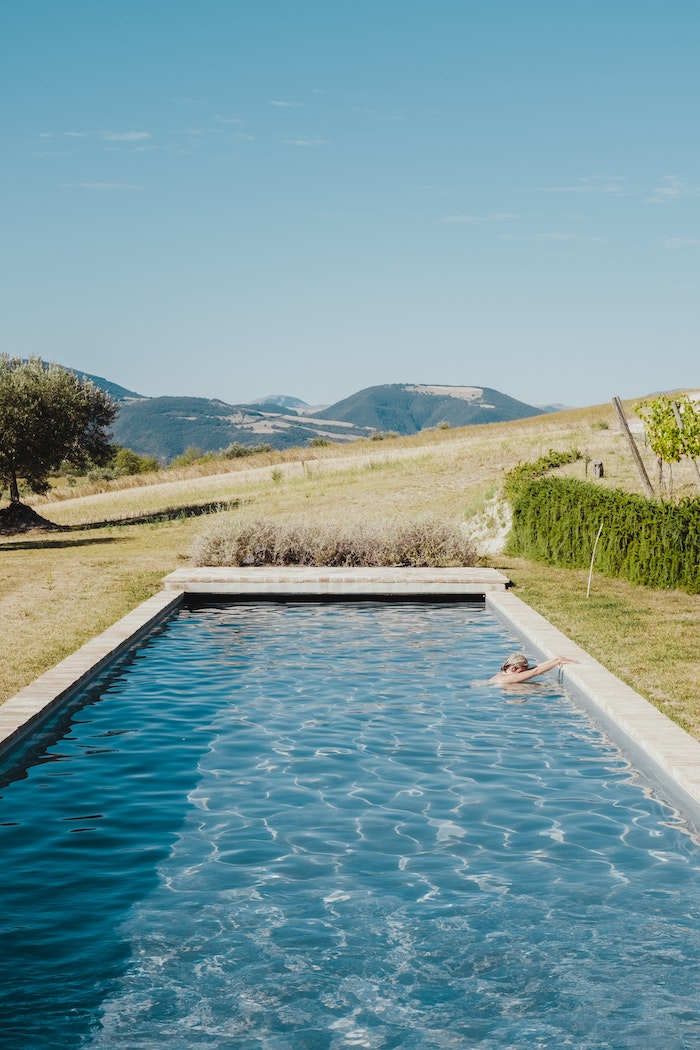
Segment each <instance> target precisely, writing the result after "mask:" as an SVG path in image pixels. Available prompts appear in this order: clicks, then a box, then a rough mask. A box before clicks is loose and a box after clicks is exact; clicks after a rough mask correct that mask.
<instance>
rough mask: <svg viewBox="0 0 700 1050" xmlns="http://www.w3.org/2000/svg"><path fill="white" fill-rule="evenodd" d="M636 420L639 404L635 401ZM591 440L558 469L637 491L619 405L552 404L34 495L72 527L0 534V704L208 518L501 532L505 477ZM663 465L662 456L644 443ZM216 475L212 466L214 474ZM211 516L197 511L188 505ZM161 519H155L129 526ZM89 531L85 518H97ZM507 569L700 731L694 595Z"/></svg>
mask: <svg viewBox="0 0 700 1050" xmlns="http://www.w3.org/2000/svg"><path fill="white" fill-rule="evenodd" d="M629 415H630V416H632V415H633V413H632V411H631V409H630V410H629ZM572 447H576V448H578V449H580V450H581V452H582V454H583V458H582V459H581V460H579V461H578V462H577V463H574V464H571V465H569V466H567V467H566V468H563V470H564V472H565V473H567V474H570V475H573V476H578V477H585V476H586V471H588V477H589V478H591V479H592V462H593V461H595V460H600V461H602V462H603V464H604V468H605V477H604V478H603V479H602V480H600V481H597V482H596V484H601V485H606V486H607V485H613V486H621V487H624V488H626V489H628V490H630V491H635V492H640V491H641V485H640V483H639V480H638V478H637V474H636V469H635V467H634V463H633V461H632V457H631V455H630V453H629V451H628V449H627V447H626V440H625V438H624V437H623V435H622V434H621V433H620V431H619V429H618V426H617V423H616V420H615V418H614V411H613V409H612V406H609V405H602V406H597V407H593V408H588V409H579V410H575V411H568V412H561V413H556V414H553V415H542V416H539V417H536V418H533V419H528V420H520V421H513V422H508V423H500V424H490V425H487V426H475V427H467V428H463V429H460V430H457V429H455V430H438V431H430V432H427V431H426V432H423V433H420V434H416V435H413V436H412V437H404V438H397V439H391V440H386V441H361V442H356V443H353V444H352V445H348V446H333V447H325V448H317V449H296V450H289V451H287V452H277V453H268V454H262V455H259V456H256V457H251V458H249V459H245V460H233V461H227V462H225V463H218V464H215V465H210V464H206V465H204V466H200V467H196V468H188V469H187V470H183V471H182V472H180V473H179V474H177V475H174V474H172V473H170V472H163V473H161V474H158V475H146V476H144V477H142V478H140V479H128V480H125V481H124V482H122V483H121V484H120V485H118V484H116V483H111V484H110V485H103V491H96V490H95V489H94V488H92V489H91V488H89V487H87V486H86V487H84V488H83V489H65V490H63V491H61V490H58V491H56V492H54V493H53V495H52V496H51V497H50V498H49V499H40V500H36V501H35V503H34V505H35V507H36V509H37V510H39V511H40V512H41V513H42V514H43V515H44V516H46V517H48V518H50V519H51V520H53V521H55V522H57V523H59V524H62V525H66V526H70V531H66V532H60V533H55V534H50V535H47V534H31V535H24V536H18V537H9V538H8V537H2V538H0V615H1V616H2V622H3V633H4V638H5V645H4V646H3V650H2V654H1V655H0V671H1V672H2V674H1V676H0V681H1V683H2V685H1V686H0V690H1V691H0V699H6V698H7V697H8V696H11V695H12V694H13V693H14V692H16V691H17V690H18V689H19V688H20V687H21V686H22V685H24V684H26V683H27V682H29V681H31V680H32V679H33V678H34V677H36V675H37V674H39V673H41V672H42V671H44V670H46V669H48V668H49V667H51V666H52V665H53V664H55V663H56V662H57V661H58V660H59V659H61V658H63V657H64V656H66V655H68V654H69V653H70V652H72V651H74V650H75V649H76V648H77V647H78V646H79V645H81V644H82V643H83V642H84V641H86V640H88V639H89V638H90V637H92V636H94V635H95V634H96V633H97V632H99V631H100V630H102V629H103V628H105V627H106V626H108V625H109V624H110V623H112V622H114V620H116V619H117V618H118V617H119V616H121V615H122V614H123V613H125V612H127V611H128V610H129V609H131V608H133V606H134V605H135V604H137V603H138V602H139V601H140V600H142V599H143V598H145V597H147V596H148V595H150V594H152V593H154V592H155V591H156V590H157V589H158V588H159V586H160V581H161V579H162V577H163V576H164V575H165V574H166V573H168V572H170V571H171V570H172V569H174V568H176V567H179V566H182V565H185V564H187V563H188V561H189V558H190V552H191V549H192V545H193V542H194V540H195V538H196V537H197V536H198V535H199V534H200V533H201V532H202V531H203V530H206V529H207V528H209V527H211V524H212V521H213V517H212V515H215V514H219V515H228V514H241V513H246V512H248V511H250V512H254V513H255V514H264V515H269V516H272V517H275V516H278V517H297V518H303V519H305V520H312V521H322V520H334V519H337V518H340V517H342V518H343V519H344V520H348V519H352V518H353V517H357V518H361V519H363V520H375V521H380V522H387V521H390V520H391V519H392V518H396V517H400V516H407V515H412V514H420V513H424V512H426V511H430V512H432V513H440V514H442V515H444V516H445V517H447V518H450V519H454V520H457V521H462V520H465V519H466V520H469V521H471V522H473V523H474V524H475V527H476V525H478V526H479V531H480V532H481V534H482V535H485V536H488V534H489V532H491V533H492V534H496V533H498V531H499V530H500V529H501V527H502V515H501V513H500V511H499V506H498V502H497V496H498V492H499V490H500V486H501V483H502V479H503V476H504V473H505V472H506V471H507V470H508V469H510V468H511V467H512V466H513V465H515V464H516V463H518V462H523V461H526V460H531V459H535V458H537V457H538V456H540V455H543V454H544V453H546V452H547V451H548V450H549V449H550V448H557V449H568V448H572ZM643 452H644V457H645V460H646V462H647V466H648V470H649V472H650V475H651V476H652V478H653V477H654V476H655V474H654V470H655V464H654V459H653V456H651V454H650V453H649V452H648V450H643ZM214 471H218V473H215V472H214ZM674 490H675V492H676V493H677V494H680V493H683V492H686V493H687V494H688V495H694V494H695V491H696V490H695V488H694V486H693V481H692V477H691V475H690V471H689V470H688V471H687V472H685V471H680V470H678V471H676V473H675V476H674ZM197 506H198V507H199V508H201V509H203V510H207V511H208V513H206V514H201V515H199V516H188V514H186V513H185V512H183V513H181V514H180V513H179V509H180V508H184V507H187V508H192V507H197ZM149 515H150V516H151V517H152V519H153V520H151V521H150V522H149V523H146V524H119V522H127V521H128V520H129V519H134V518H139V517H142V516H149ZM88 526H89V527H88ZM484 560H485V562H486V563H487V564H493V565H495V566H496V567H499V568H502V569H503V570H504V571H506V572H507V573H508V574H509V575H510V577H511V578H512V580H513V581H514V583H515V585H516V588H517V591H516V593H518V594H519V596H520V597H522V598H523V599H524V600H525V601H527V602H529V603H530V604H531V605H532V606H533V607H534V608H536V609H538V610H539V611H541V612H543V613H544V614H545V615H546V616H547V617H548V618H549V619H550V620H551V621H552V622H553V623H555V624H556V625H557V626H559V627H560V628H561V629H562V630H564V631H565V632H566V633H567V634H569V635H570V636H571V637H572V638H574V640H575V641H577V642H578V643H579V644H580V645H582V646H583V647H584V648H585V649H587V650H588V651H589V652H590V653H591V654H592V655H593V656H595V657H596V658H597V659H599V660H601V662H602V663H604V664H605V665H606V666H607V667H609V668H610V670H612V671H613V672H614V673H615V674H618V675H619V676H620V677H621V678H623V679H624V680H626V681H628V682H629V683H630V684H631V685H632V686H633V687H634V688H635V689H637V690H639V692H641V693H642V694H644V695H646V696H647V697H649V699H650V700H652V702H654V703H656V704H657V705H658V706H659V707H660V708H661V709H662V710H664V711H665V712H666V713H668V714H670V715H671V716H672V717H674V718H676V719H677V720H678V721H679V722H680V723H681V724H683V725H685V726H686V727H687V728H689V729H690V730H691V731H692V732H694V733H695V734H696V735H698V736H699V737H700V701H698V699H697V687H696V675H695V673H694V667H695V662H696V653H695V641H696V631H697V622H698V612H699V611H700V599H698V598H697V597H692V596H688V595H683V594H677V593H673V594H669V593H667V592H651V591H643V590H641V589H639V588H635V587H633V586H632V585H628V584H625V583H623V582H621V581H606V580H604V579H601V578H598V577H595V576H594V579H593V586H592V591H591V596H590V598H588V599H587V598H586V583H587V579H586V577H587V574H586V573H576V572H567V571H565V570H554V569H549V568H545V567H542V566H537V565H533V564H530V563H527V562H523V561H516V560H513V559H508V558H507V557H505V556H503V555H502V554H495V555H494V554H492V555H486V556H485V558H484Z"/></svg>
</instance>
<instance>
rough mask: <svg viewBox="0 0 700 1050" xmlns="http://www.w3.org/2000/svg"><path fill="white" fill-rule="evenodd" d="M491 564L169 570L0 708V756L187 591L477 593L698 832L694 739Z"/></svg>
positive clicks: (698, 764) (699, 772) (699, 778)
mask: <svg viewBox="0 0 700 1050" xmlns="http://www.w3.org/2000/svg"><path fill="white" fill-rule="evenodd" d="M509 586H510V581H509V579H508V577H507V576H504V575H503V573H500V572H498V571H497V570H495V569H459V568H456V569H406V568H403V569H402V568H371V569H370V568H356V569H340V568H322V569H319V568H315V567H301V566H290V567H286V568H257V567H256V568H246V567H243V568H220V569H219V568H216V569H215V568H198V569H192V568H188V569H177V570H176V571H175V572H172V573H170V574H169V575H168V576H166V577H165V579H164V580H163V590H162V591H161V592H160V593H159V594H157V595H155V596H154V597H153V598H150V599H148V601H146V602H143V603H142V604H141V605H139V606H138V607H137V608H136V609H134V610H133V611H132V612H131V613H128V614H127V615H126V616H125V617H123V618H122V619H121V620H119V621H118V622H117V623H116V624H114V625H113V626H112V627H110V628H108V629H107V630H106V631H104V632H103V633H102V634H100V635H99V636H98V637H96V638H94V639H92V641H90V642H88V643H87V644H86V645H84V646H82V647H81V648H80V649H79V650H78V651H77V652H76V653H74V654H73V655H72V656H69V657H67V658H66V659H65V660H63V661H62V662H61V663H59V664H57V665H56V667H54V668H52V669H51V670H50V671H47V672H46V673H45V674H43V675H41V677H39V678H37V679H36V680H35V681H34V682H32V683H31V684H30V685H28V686H26V687H25V688H24V689H22V690H21V691H20V692H19V693H17V694H16V696H14V697H12V698H11V699H10V700H8V701H7V702H6V703H5V704H3V705H1V706H0V755H1V754H2V753H4V752H5V751H8V750H10V749H11V748H12V747H14V746H15V745H16V744H18V743H20V742H21V741H23V740H25V739H26V738H27V737H28V736H30V734H31V733H32V732H33V731H34V730H35V729H37V728H38V727H39V726H40V724H41V722H42V720H44V719H46V718H47V717H48V716H49V715H50V714H51V713H53V712H54V711H56V710H58V709H59V708H60V705H61V703H63V702H65V701H67V700H68V699H69V698H70V697H71V696H73V695H74V694H75V693H76V692H77V691H78V690H79V689H80V688H82V687H84V686H85V685H87V684H88V683H89V682H90V681H91V679H93V678H94V677H95V676H96V675H98V674H99V673H100V672H101V671H102V670H104V669H105V668H106V667H108V665H109V663H110V662H111V661H112V660H114V659H115V658H116V657H118V656H119V655H120V654H121V653H122V652H124V651H125V650H127V649H128V648H129V647H131V646H132V645H134V644H135V643H136V642H138V641H139V640H140V639H141V638H142V637H144V636H146V635H147V634H148V633H149V632H150V631H151V630H152V629H153V628H154V627H155V626H157V625H158V624H159V623H161V622H163V621H165V620H167V619H168V618H169V617H170V616H171V615H172V614H173V613H174V612H175V611H176V610H177V608H178V607H179V606H180V605H181V604H182V603H183V601H184V600H185V599H186V596H187V595H193V596H197V595H200V596H202V598H204V597H209V598H212V597H216V596H219V597H221V599H222V600H224V601H226V600H229V601H230V600H232V599H233V598H236V597H239V598H240V599H241V600H244V601H246V600H247V601H250V600H253V598H254V597H258V598H265V599H275V598H277V599H280V600H282V599H286V600H294V598H295V597H296V598H305V599H307V600H308V599H309V598H314V597H316V598H319V599H322V598H333V597H337V598H345V599H348V598H357V599H359V598H373V599H375V600H377V601H381V600H391V599H392V598H397V599H401V598H403V599H406V598H415V599H416V600H421V599H423V600H426V599H432V600H438V601H439V600H440V598H441V597H445V598H446V599H452V600H454V599H459V597H460V596H463V597H464V599H465V600H473V599H474V598H478V597H481V598H483V600H484V601H485V603H486V605H487V607H488V608H489V609H490V610H491V611H492V612H493V613H494V614H495V615H496V616H497V617H498V618H499V619H501V620H502V621H504V622H505V623H506V624H507V626H509V627H510V628H512V629H513V630H514V631H515V633H516V634H517V635H519V636H520V637H521V638H522V639H523V640H524V644H526V645H527V646H528V647H529V648H531V649H532V650H534V651H536V652H537V653H538V654H540V656H542V657H543V658H545V659H549V658H551V657H553V656H570V657H572V658H574V659H576V660H578V661H579V663H578V664H571V665H566V667H565V668H564V675H563V677H564V682H565V684H566V686H567V687H568V688H569V690H570V691H571V692H572V693H573V694H574V695H575V696H576V697H577V699H579V700H580V701H581V703H582V706H584V707H585V708H586V709H587V710H588V711H589V712H590V713H591V714H592V715H593V717H594V718H595V719H596V720H597V721H598V722H599V723H600V724H601V725H602V727H603V728H604V729H605V730H606V731H607V732H608V733H609V735H610V736H611V737H612V738H613V739H614V740H615V741H616V742H617V743H618V744H619V745H620V746H622V748H623V750H625V751H627V752H628V753H629V754H630V755H631V756H632V757H633V759H634V760H635V764H636V765H638V766H640V768H641V769H643V770H644V771H646V772H649V771H651V773H652V775H653V776H655V777H656V778H657V779H659V780H660V782H661V783H662V784H664V785H665V786H666V788H667V790H668V792H669V794H670V795H671V796H672V798H673V800H674V801H675V802H676V803H677V804H678V805H679V807H680V808H681V810H682V811H683V812H685V813H686V815H687V816H689V817H690V818H691V819H692V821H693V823H694V824H695V825H696V827H697V828H698V829H699V830H700V742H698V741H697V740H695V739H694V738H693V737H691V736H690V734H688V733H686V732H685V730H683V729H681V728H680V727H679V726H677V725H676V724H675V723H674V722H671V721H670V719H668V718H666V716H665V715H663V714H662V713H661V712H660V711H658V710H657V709H656V708H655V707H654V706H653V705H652V704H650V703H649V702H648V701H647V700H645V699H644V697H642V696H640V694H639V693H636V692H635V691H634V690H633V689H632V688H630V686H628V685H626V684H625V683H624V682H622V681H621V680H620V679H619V678H616V677H615V675H613V674H612V673H611V672H610V671H608V670H606V668H604V667H603V666H602V665H601V664H599V663H598V661H597V660H594V659H593V658H592V657H591V656H589V655H588V653H586V652H585V651H584V650H583V649H581V648H580V647H579V646H577V645H575V643H573V642H572V641H571V640H570V639H569V638H567V637H566V635H564V634H562V633H561V632H560V631H558V630H557V629H556V628H555V627H553V626H552V625H551V624H550V623H549V622H548V621H547V620H545V619H544V617H542V616H540V614H539V613H536V612H535V611H534V610H533V609H530V607H529V606H527V605H526V604H525V603H524V602H522V601H521V600H520V599H519V598H517V597H516V596H515V595H514V594H513V593H512V592H511V591H510V590H508V588H509Z"/></svg>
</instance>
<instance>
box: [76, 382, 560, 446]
mask: <svg viewBox="0 0 700 1050" xmlns="http://www.w3.org/2000/svg"><path fill="white" fill-rule="evenodd" d="M64 367H65V366H64ZM68 370H69V371H71V372H75V374H76V375H79V376H83V375H85V376H86V377H87V378H88V379H90V380H91V381H92V382H93V383H94V384H95V386H98V387H100V389H102V390H105V391H106V392H107V393H108V394H109V395H110V396H111V397H112V398H114V400H115V401H117V402H118V406H119V407H118V412H117V416H116V419H115V422H114V425H113V427H112V439H113V441H114V442H115V444H118V445H123V446H124V447H125V448H130V449H133V451H134V452H138V453H139V454H140V455H143V456H155V457H156V458H157V459H159V460H160V461H161V462H163V463H169V462H170V461H171V460H172V459H174V458H175V456H179V455H181V453H183V452H184V451H185V450H186V449H188V448H198V449H201V450H202V452H220V451H222V450H223V449H226V448H228V447H229V446H230V445H234V444H240V445H246V446H253V445H271V446H272V447H273V448H278V449H284V448H293V447H295V446H304V445H308V444H309V442H310V441H313V440H314V439H321V440H327V441H333V442H345V441H355V440H356V439H357V438H361V437H369V436H370V435H371V434H372V433H373V432H375V431H380V432H383V433H386V432H389V431H391V432H395V433H397V434H415V433H417V432H418V431H419V430H425V429H426V428H429V427H437V426H440V425H441V424H442V425H444V424H447V425H449V426H452V427H463V426H470V425H472V424H474V423H501V422H504V421H506V420H510V419H524V418H528V417H531V416H538V415H543V414H544V413H545V412H547V411H551V410H553V409H549V408H541V407H540V408H537V407H535V406H534V405H527V404H525V403H524V402H522V401H517V400H515V399H514V398H512V397H508V395H507V394H501V393H499V391H497V390H491V389H489V388H488V387H473V386H439V385H428V384H408V383H389V384H385V385H383V386H371V387H367V388H366V389H364V390H360V391H358V392H357V393H356V394H353V395H352V396H351V397H347V398H344V399H343V400H342V401H338V402H337V403H336V404H334V405H330V406H329V407H324V408H310V407H309V405H307V404H306V402H304V401H302V400H301V399H300V398H298V397H291V396H289V395H286V394H270V395H268V396H267V397H263V398H259V399H258V400H257V401H252V402H246V403H244V404H236V405H229V404H227V403H226V402H225V401H219V400H217V399H209V398H204V397H143V396H142V395H140V394H137V393H136V392H135V391H133V390H128V389H127V388H126V387H123V386H120V385H119V384H118V383H114V382H112V381H111V380H107V379H103V378H102V377H101V376H94V375H90V374H89V373H86V372H80V371H78V370H77V369H74V368H69V369H68Z"/></svg>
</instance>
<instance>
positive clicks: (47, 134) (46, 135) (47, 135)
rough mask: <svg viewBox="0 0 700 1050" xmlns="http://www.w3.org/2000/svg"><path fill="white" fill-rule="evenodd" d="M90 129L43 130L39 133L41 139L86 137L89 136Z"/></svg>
mask: <svg viewBox="0 0 700 1050" xmlns="http://www.w3.org/2000/svg"><path fill="white" fill-rule="evenodd" d="M89 136H90V132H89V131H42V132H41V134H40V135H39V138H40V139H59V138H60V139H86V138H89Z"/></svg>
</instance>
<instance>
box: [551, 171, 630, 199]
mask: <svg viewBox="0 0 700 1050" xmlns="http://www.w3.org/2000/svg"><path fill="white" fill-rule="evenodd" d="M540 189H541V191H542V193H583V194H585V193H605V194H613V195H620V194H623V193H627V192H628V187H627V179H626V177H625V176H624V175H583V176H581V178H578V179H575V180H574V181H573V182H572V183H569V184H568V185H565V186H541V187H540Z"/></svg>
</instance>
